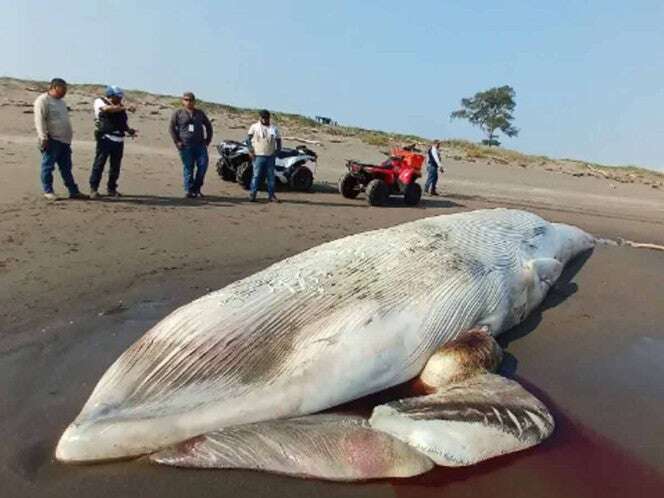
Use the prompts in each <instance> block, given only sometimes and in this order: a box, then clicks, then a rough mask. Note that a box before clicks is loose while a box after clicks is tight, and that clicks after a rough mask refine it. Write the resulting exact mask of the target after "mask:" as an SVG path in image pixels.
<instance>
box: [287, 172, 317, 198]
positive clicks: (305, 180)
mask: <svg viewBox="0 0 664 498" xmlns="http://www.w3.org/2000/svg"><path fill="white" fill-rule="evenodd" d="M288 184H289V185H290V187H291V188H292V189H295V190H301V191H302V192H308V191H309V190H311V187H312V186H313V185H314V175H313V174H311V170H310V169H309V168H307V167H306V166H298V168H297V169H296V170H295V171H293V174H292V175H291V177H290V178H289V179H288Z"/></svg>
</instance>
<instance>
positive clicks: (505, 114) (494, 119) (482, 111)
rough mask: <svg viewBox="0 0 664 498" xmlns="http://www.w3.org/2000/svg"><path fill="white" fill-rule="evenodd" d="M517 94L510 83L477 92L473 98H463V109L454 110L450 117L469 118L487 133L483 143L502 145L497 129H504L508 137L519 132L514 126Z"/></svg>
mask: <svg viewBox="0 0 664 498" xmlns="http://www.w3.org/2000/svg"><path fill="white" fill-rule="evenodd" d="M515 95H516V94H515V92H514V89H513V88H512V87H511V86H509V85H505V86H501V87H495V88H490V89H489V90H486V91H484V92H477V93H476V94H475V96H474V97H472V98H464V99H461V107H462V109H459V110H458V111H454V112H453V113H452V114H451V115H450V118H451V119H467V120H468V121H469V122H470V124H472V125H474V126H478V127H479V128H480V129H481V130H482V131H483V132H484V133H486V136H487V138H486V140H482V143H483V144H485V145H488V146H492V145H496V146H497V145H500V142H499V141H498V140H497V135H496V133H495V132H496V130H500V131H502V132H503V133H504V134H505V135H507V136H508V137H516V136H517V135H518V134H519V130H518V129H517V128H515V127H514V126H512V121H513V120H514V116H512V111H514V108H515V107H516V103H515V102H514V97H515Z"/></svg>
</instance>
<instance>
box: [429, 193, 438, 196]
mask: <svg viewBox="0 0 664 498" xmlns="http://www.w3.org/2000/svg"><path fill="white" fill-rule="evenodd" d="M429 195H431V196H433V197H438V192H431V193H430V194H429Z"/></svg>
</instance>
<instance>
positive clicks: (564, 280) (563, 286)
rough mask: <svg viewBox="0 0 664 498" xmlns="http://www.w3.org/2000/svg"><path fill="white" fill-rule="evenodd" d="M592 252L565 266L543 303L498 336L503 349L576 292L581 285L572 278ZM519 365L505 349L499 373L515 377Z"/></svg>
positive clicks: (528, 332)
mask: <svg viewBox="0 0 664 498" xmlns="http://www.w3.org/2000/svg"><path fill="white" fill-rule="evenodd" d="M592 253H593V250H592V249H590V250H588V251H586V252H584V253H581V254H579V255H578V256H577V257H576V258H574V259H573V260H572V261H570V262H569V263H568V264H567V266H565V269H564V270H563V272H562V274H561V275H560V278H559V279H558V281H557V282H556V283H555V285H554V286H553V287H552V288H551V289H550V290H549V293H548V294H547V295H546V297H545V298H544V301H543V302H542V304H540V305H539V306H538V307H537V308H536V309H535V310H534V311H533V312H532V313H531V314H530V315H529V316H528V318H526V319H525V320H524V321H523V322H521V323H520V324H519V325H517V326H516V327H514V328H512V329H510V330H508V331H507V332H505V333H503V334H501V335H500V336H498V337H497V338H496V340H497V342H498V344H500V346H501V347H502V348H503V349H507V347H508V346H509V345H510V343H512V342H514V341H516V340H517V339H520V338H522V337H525V336H527V335H528V334H530V333H531V332H532V331H533V330H535V329H536V328H537V326H538V325H539V324H540V322H541V321H542V313H544V311H546V310H548V309H550V308H555V307H556V306H558V305H559V304H560V303H562V302H564V301H565V300H566V299H567V298H568V297H570V296H572V295H574V294H575V293H576V291H577V290H578V288H579V287H578V285H576V283H574V282H572V279H573V278H574V276H575V275H576V274H577V273H578V272H579V270H581V268H582V267H583V265H584V264H585V263H586V261H587V260H588V258H590V256H591V255H592ZM517 365H518V361H517V359H516V358H515V357H514V356H513V355H511V354H510V353H508V352H507V351H505V352H504V358H503V363H502V364H501V366H500V372H499V373H500V374H501V375H504V376H506V377H513V376H514V374H515V373H516V369H517Z"/></svg>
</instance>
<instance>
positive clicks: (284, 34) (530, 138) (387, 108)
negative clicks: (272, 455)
mask: <svg viewBox="0 0 664 498" xmlns="http://www.w3.org/2000/svg"><path fill="white" fill-rule="evenodd" d="M0 7H1V9H2V10H0V12H2V16H0V46H1V47H2V57H1V58H0V75H6V76H14V77H24V78H35V79H49V78H51V77H53V76H55V75H57V76H61V77H64V78H65V79H67V80H69V81H73V82H101V83H113V84H118V85H120V86H123V87H126V88H136V89H145V90H148V91H154V92H164V93H174V94H179V93H180V92H181V91H183V90H188V89H191V90H193V91H194V92H195V93H196V94H197V95H198V96H200V97H201V98H204V99H206V100H214V101H220V102H225V103H229V104H233V105H238V106H243V107H267V108H269V109H273V110H280V111H286V112H296V113H301V114H305V115H310V116H312V115H325V116H331V117H333V118H334V119H336V120H337V121H339V122H340V123H344V124H349V125H356V126H362V127H367V128H379V129H385V130H390V131H400V132H408V133H416V134H420V135H423V136H425V137H442V138H467V139H470V140H479V139H481V138H482V137H481V133H480V132H479V130H477V129H475V128H472V127H470V126H469V125H467V124H466V123H464V122H461V121H454V122H451V121H450V120H449V114H450V113H451V112H452V111H454V110H456V109H457V108H458V104H459V101H460V99H461V98H462V97H466V96H471V95H473V94H474V93H475V92H477V91H480V90H485V89H487V88H490V87H492V86H498V85H503V84H508V85H511V86H512V87H514V89H515V90H516V101H517V108H516V112H515V117H516V121H515V124H516V126H517V127H518V128H520V129H521V133H520V135H519V137H517V138H512V139H505V140H504V141H503V143H504V145H505V146H507V147H509V148H513V149H517V150H521V151H524V152H528V153H536V154H547V155H551V156H554V157H569V158H576V159H583V160H589V161H597V162H602V163H608V164H638V165H642V166H647V167H654V168H658V169H662V170H664V145H662V144H664V119H663V117H664V56H663V54H664V49H663V48H662V47H664V2H662V1H661V0H659V1H648V0H635V1H633V2H624V1H615V0H604V1H599V0H587V1H583V0H576V1H568V0H557V1H547V2H545V1H535V0H532V1H526V0H523V1H516V0H504V1H502V2H495V1H492V2H488V1H486V2H485V1H475V2H472V1H461V0H459V1H444V0H440V1H428V0H427V1H419V2H418V1H415V0H413V1H411V2H404V1H391V0H388V1H381V2H379V1H371V0H366V1H359V0H358V1H327V2H317V1H304V0H302V1H300V0H280V1H263V0H251V1H211V0H208V1H198V2H196V1H191V2H182V1H180V2H176V1H171V0H163V1H159V2H157V1H151V0H150V1H142V2H134V1H124V0H118V1H92V0H85V1H84V0H75V1H66V0H62V1H60V2H47V1H37V0H22V1H20V2H19V1H16V0H13V1H10V0H0Z"/></svg>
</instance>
